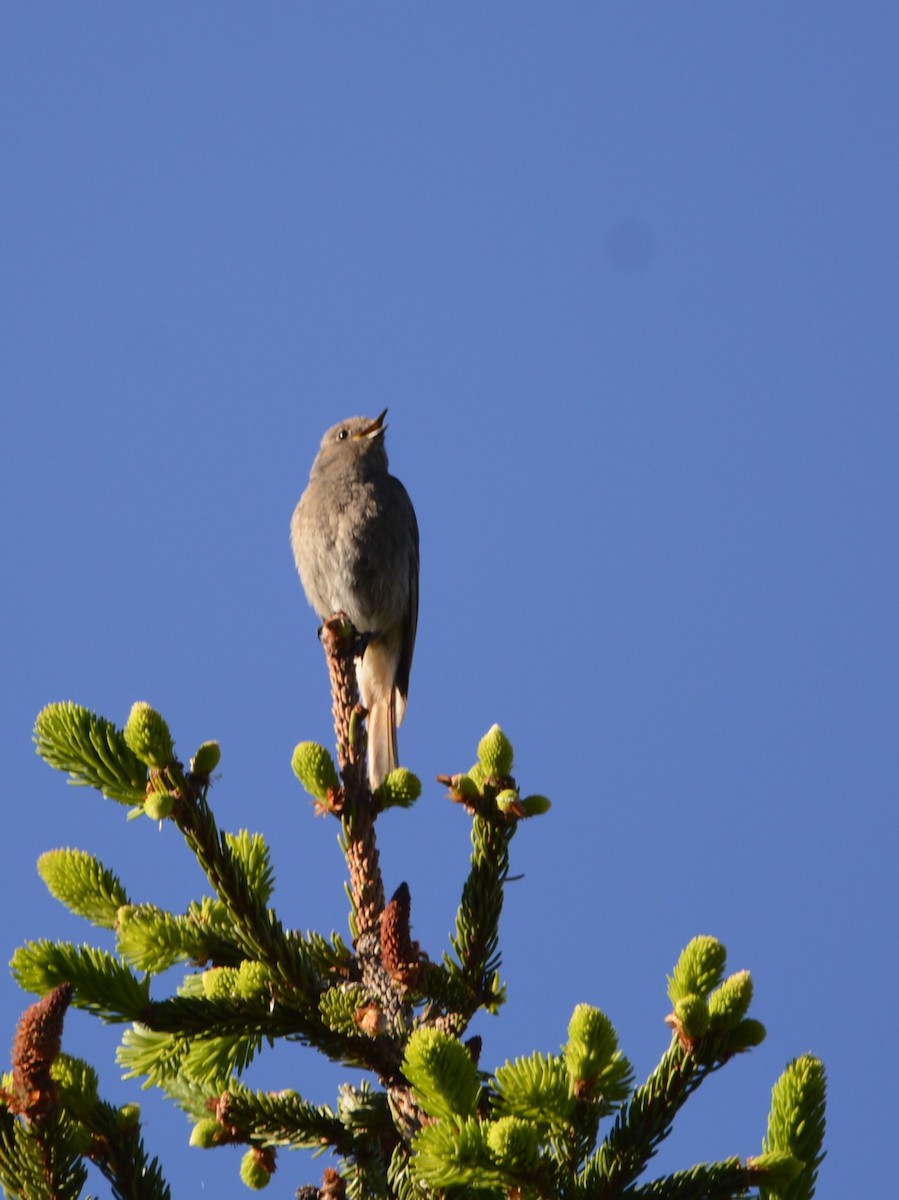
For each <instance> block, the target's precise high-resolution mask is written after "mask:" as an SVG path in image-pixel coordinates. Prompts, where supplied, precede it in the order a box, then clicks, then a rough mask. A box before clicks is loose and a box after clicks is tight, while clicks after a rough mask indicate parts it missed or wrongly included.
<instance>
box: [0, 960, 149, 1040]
mask: <svg viewBox="0 0 899 1200" xmlns="http://www.w3.org/2000/svg"><path fill="white" fill-rule="evenodd" d="M10 966H11V968H12V973H13V975H14V977H15V979H16V982H17V983H18V984H19V986H20V987H21V988H24V990H25V991H26V992H37V993H38V995H41V996H42V995H45V994H46V993H47V992H49V991H52V989H53V988H55V987H58V986H59V984H61V983H73V984H74V985H75V998H74V1000H73V1003H74V1005H75V1006H76V1007H77V1008H85V1009H87V1010H88V1012H92V1013H95V1014H96V1015H97V1016H99V1017H102V1018H103V1019H104V1020H106V1021H134V1020H138V1019H139V1018H140V1016H141V1014H142V1013H143V1012H144V1010H145V1009H146V1007H147V1005H148V1004H149V1002H150V985H149V980H147V979H138V978H137V976H136V975H134V974H132V972H131V971H129V970H128V968H127V967H124V966H122V964H121V963H120V962H119V961H118V959H116V958H115V957H113V955H111V954H107V953H106V952H105V951H103V950H95V949H94V948H93V947H91V946H73V945H71V943H68V942H49V941H40V942H26V943H25V945H24V946H21V947H20V948H19V949H18V950H16V952H15V954H14V955H13V957H12V962H11V963H10Z"/></svg>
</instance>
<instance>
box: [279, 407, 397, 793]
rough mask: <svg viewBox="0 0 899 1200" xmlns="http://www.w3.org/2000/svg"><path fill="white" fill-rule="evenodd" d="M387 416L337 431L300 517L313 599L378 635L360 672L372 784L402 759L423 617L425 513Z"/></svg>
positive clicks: (293, 534)
mask: <svg viewBox="0 0 899 1200" xmlns="http://www.w3.org/2000/svg"><path fill="white" fill-rule="evenodd" d="M386 415H387V409H386V408H385V409H384V411H383V412H382V413H381V415H380V416H379V417H377V418H375V420H372V419H371V418H370V417H351V418H350V419H349V420H348V421H342V422H341V423H340V424H339V425H335V426H334V427H333V428H331V429H329V430H328V432H327V433H326V434H325V436H324V437H323V438H322V443H321V447H320V449H319V452H318V454H317V455H316V458H315V462H314V463H313V464H312V470H311V471H310V473H309V486H308V487H307V488H306V490H305V492H303V495H302V496H301V497H300V502H299V504H298V505H297V506H296V509H295V510H294V514H293V520H292V521H291V523H290V541H291V544H292V546H293V555H294V558H295V559H296V564H297V570H298V571H299V573H300V579H301V581H302V584H303V589H304V591H305V592H306V599H307V600H308V601H309V603H310V604H311V605H312V607H313V608H314V609H315V611H316V612H317V613H318V615H319V616H320V617H321V619H322V620H323V621H324V620H327V618H328V617H329V616H331V614H332V613H335V612H339V611H342V612H345V613H346V615H347V616H348V617H349V619H350V620H351V621H352V622H353V624H354V625H355V627H356V629H357V631H358V632H359V633H360V634H364V635H368V641H367V644H366V646H365V649H364V651H363V653H362V657H361V658H359V659H357V660H356V677H357V679H358V682H359V694H360V698H361V700H362V703H363V704H364V705H365V707H366V708H367V709H368V778H369V783H370V785H371V787H372V790H374V788H376V787H377V786H378V784H379V783H380V782H381V781H382V780H383V778H384V776H385V775H386V774H387V773H388V772H389V771H392V770H393V769H394V768H395V767H396V765H397V753H396V727H397V725H399V723H400V722H401V721H402V719H403V713H404V712H405V708H406V697H407V696H408V694H409V670H410V668H411V666H412V651H413V648H414V646H415V630H416V627H417V625H418V522H417V521H416V520H415V510H414V509H413V507H412V501H411V500H410V499H409V495H408V493H407V492H406V489H405V488H404V487H403V485H402V484H401V483H400V481H399V480H398V479H395V478H394V477H393V476H392V475H391V474H390V473H389V472H388V470H387V452H386V450H385V449H384V432H385V430H386V426H385V424H384V417H385V416H386Z"/></svg>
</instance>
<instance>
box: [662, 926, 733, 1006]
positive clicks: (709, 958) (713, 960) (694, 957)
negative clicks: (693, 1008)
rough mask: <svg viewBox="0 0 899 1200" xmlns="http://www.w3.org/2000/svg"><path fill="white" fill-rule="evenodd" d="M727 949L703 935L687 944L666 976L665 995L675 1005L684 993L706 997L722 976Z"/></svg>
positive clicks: (714, 939) (685, 994) (715, 940)
mask: <svg viewBox="0 0 899 1200" xmlns="http://www.w3.org/2000/svg"><path fill="white" fill-rule="evenodd" d="M726 953H727V952H726V951H725V949H724V947H723V946H722V945H721V943H720V942H719V941H718V940H717V939H716V938H713V937H707V936H705V935H703V936H700V937H695V938H693V940H692V941H691V942H689V943H688V944H687V946H686V947H685V949H684V950H683V952H682V954H681V956H680V958H679V959H678V960H677V966H676V967H675V968H674V971H673V972H672V973H671V975H670V976H669V978H668V998H669V999H670V1000H671V1003H672V1004H677V1002H678V1000H680V999H681V998H682V997H684V996H693V995H696V996H707V995H708V994H709V992H710V991H711V990H712V988H714V987H717V985H718V984H719V983H720V982H721V978H722V976H723V975H724V961H725V957H726Z"/></svg>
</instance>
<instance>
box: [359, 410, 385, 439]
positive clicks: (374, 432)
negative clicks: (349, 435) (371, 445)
mask: <svg viewBox="0 0 899 1200" xmlns="http://www.w3.org/2000/svg"><path fill="white" fill-rule="evenodd" d="M386 416H387V409H386V408H385V409H384V411H383V412H382V413H381V415H380V416H379V417H375V419H374V420H373V421H372V423H371V425H366V427H365V428H364V429H360V430H359V432H358V433H357V434H355V435H354V436H355V437H357V438H376V437H383V436H384V433H385V431H386V429H387V426H386V425H385V424H384V418H385V417H386Z"/></svg>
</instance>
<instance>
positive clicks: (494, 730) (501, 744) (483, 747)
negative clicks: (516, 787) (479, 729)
mask: <svg viewBox="0 0 899 1200" xmlns="http://www.w3.org/2000/svg"><path fill="white" fill-rule="evenodd" d="M512 757H513V751H512V743H511V742H510V741H509V739H508V738H507V737H506V735H505V734H504V733H503V731H502V730H501V729H500V727H499V725H493V726H492V727H491V728H490V729H488V730H487V732H486V733H485V734H484V736H483V737H482V738H481V740H480V741H479V742H478V762H479V763H480V764H481V766H482V768H483V770H484V774H485V775H486V776H487V778H488V779H497V778H502V777H503V776H505V775H511V773H512Z"/></svg>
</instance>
